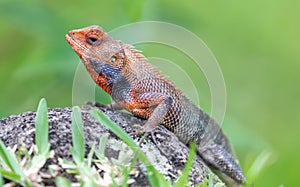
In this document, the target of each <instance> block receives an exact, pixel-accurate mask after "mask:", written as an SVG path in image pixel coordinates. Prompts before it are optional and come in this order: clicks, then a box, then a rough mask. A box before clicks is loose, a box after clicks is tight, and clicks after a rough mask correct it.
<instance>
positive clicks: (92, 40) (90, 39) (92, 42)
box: [86, 36, 98, 45]
mask: <svg viewBox="0 0 300 187" xmlns="http://www.w3.org/2000/svg"><path fill="white" fill-rule="evenodd" d="M86 41H87V43H89V44H90V45H95V44H96V43H97V41H98V38H96V37H93V36H91V37H88V38H87V39H86Z"/></svg>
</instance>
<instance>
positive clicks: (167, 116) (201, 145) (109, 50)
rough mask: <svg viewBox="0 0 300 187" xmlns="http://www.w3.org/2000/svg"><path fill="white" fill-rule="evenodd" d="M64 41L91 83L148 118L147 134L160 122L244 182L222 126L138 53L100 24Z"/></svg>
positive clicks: (201, 154)
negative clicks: (80, 62)
mask: <svg viewBox="0 0 300 187" xmlns="http://www.w3.org/2000/svg"><path fill="white" fill-rule="evenodd" d="M66 39H67V41H68V42H69V44H70V45H71V47H72V48H73V49H74V51H75V52H76V53H77V54H78V55H79V57H80V58H81V60H82V62H83V63H84V65H85V67H86V69H87V70H88V72H89V74H90V75H91V77H92V79H93V80H94V81H95V82H96V84H97V85H99V86H100V87H101V88H102V89H103V90H104V91H106V92H107V93H108V94H110V95H111V97H112V99H113V100H114V102H115V103H116V104H117V105H118V106H120V107H121V108H124V109H126V110H128V111H129V112H131V113H132V114H133V115H135V116H139V117H142V118H145V119H148V120H147V122H146V124H145V125H144V126H143V129H144V131H145V132H148V133H149V132H153V131H154V130H155V128H156V127H157V126H158V125H159V124H162V125H164V126H165V127H166V128H168V129H169V130H171V131H172V132H174V133H175V134H176V136H177V137H178V138H179V139H180V140H181V141H182V142H183V143H185V144H188V143H190V142H195V143H196V145H197V152H198V154H199V155H200V156H201V157H202V158H203V159H204V160H205V161H206V162H207V163H208V164H209V165H212V166H213V167H214V168H216V169H217V170H219V171H220V172H221V173H223V174H225V175H226V176H228V177H230V178H231V179H233V180H234V181H235V182H237V183H239V184H240V183H243V182H244V181H245V180H246V179H245V177H244V174H243V172H242V170H241V168H240V166H239V165H238V163H237V162H236V160H235V158H234V156H233V155H234V154H233V151H232V149H231V146H230V144H229V141H228V139H227V137H226V136H225V135H224V134H223V132H222V130H221V129H220V127H219V125H218V124H217V123H216V122H215V121H214V120H213V119H212V118H211V117H210V116H209V115H208V114H206V113H205V112H204V111H202V110H201V109H200V108H199V107H198V106H196V105H195V104H194V103H192V102H191V100H190V99H188V98H187V97H186V96H185V95H184V94H183V93H182V91H180V90H179V89H178V88H176V87H175V86H174V85H173V84H172V83H171V82H170V81H168V80H166V78H165V77H164V76H163V75H161V74H160V72H158V71H156V70H154V69H153V67H152V66H151V65H150V64H149V63H148V62H147V59H146V58H145V57H144V56H143V55H142V54H141V53H140V51H139V50H136V49H134V48H133V46H131V45H129V44H125V43H123V42H121V41H118V40H115V39H113V38H112V37H110V36H109V35H108V34H107V33H106V32H104V31H103V29H102V28H101V27H99V26H90V27H86V28H82V29H78V30H72V31H70V32H69V33H68V34H67V35H66Z"/></svg>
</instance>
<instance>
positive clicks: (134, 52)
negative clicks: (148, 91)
mask: <svg viewBox="0 0 300 187" xmlns="http://www.w3.org/2000/svg"><path fill="white" fill-rule="evenodd" d="M126 50H127V52H126V55H128V56H127V57H128V58H129V59H130V61H131V63H139V64H142V66H143V68H145V69H146V70H147V71H148V72H149V73H151V75H152V76H155V77H156V78H158V79H161V80H163V81H165V82H167V83H168V84H170V85H172V86H174V85H173V83H172V82H171V81H170V80H168V79H167V76H165V75H163V74H162V73H161V71H160V70H156V69H155V68H156V67H155V66H154V65H152V64H150V63H149V62H148V59H147V58H146V57H145V56H144V55H143V54H141V52H142V51H141V50H138V49H136V48H135V47H134V46H132V45H129V44H126V46H125V51H126Z"/></svg>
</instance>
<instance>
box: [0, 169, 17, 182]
mask: <svg viewBox="0 0 300 187" xmlns="http://www.w3.org/2000/svg"><path fill="white" fill-rule="evenodd" d="M0 174H1V175H2V176H3V177H5V178H6V179H9V180H11V181H14V182H16V183H19V184H23V183H22V181H21V180H22V178H21V176H20V175H19V174H17V173H14V172H10V171H6V170H3V169H2V168H0Z"/></svg>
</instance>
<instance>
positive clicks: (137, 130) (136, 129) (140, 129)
mask: <svg viewBox="0 0 300 187" xmlns="http://www.w3.org/2000/svg"><path fill="white" fill-rule="evenodd" d="M132 129H133V130H132V131H131V132H130V135H137V136H140V135H143V136H142V138H141V139H140V140H139V143H138V144H139V146H140V145H142V143H143V142H144V140H145V138H146V137H148V136H149V135H150V137H151V139H152V141H153V143H154V144H155V145H158V141H157V138H156V135H155V134H160V135H162V136H163V137H166V136H168V134H167V133H166V132H164V131H163V130H162V129H161V128H156V129H155V130H153V131H146V130H145V128H144V126H141V125H138V124H135V125H133V126H132Z"/></svg>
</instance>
